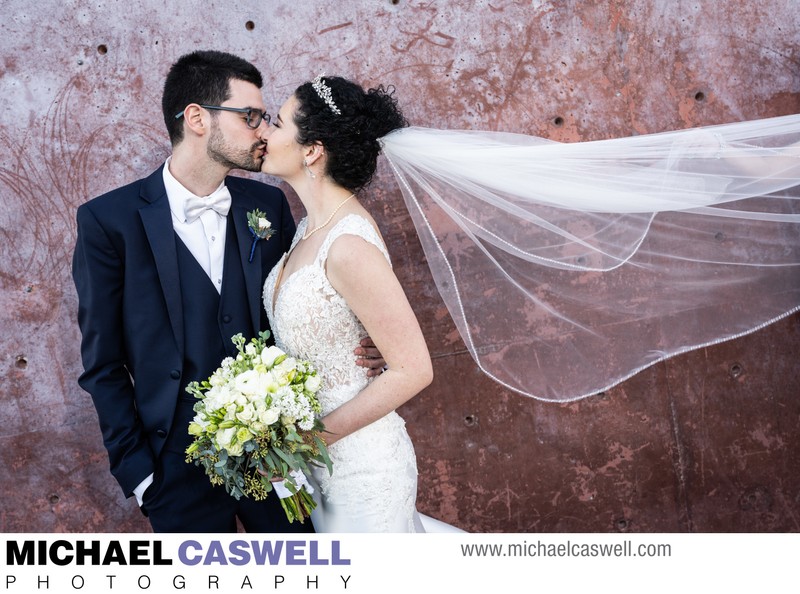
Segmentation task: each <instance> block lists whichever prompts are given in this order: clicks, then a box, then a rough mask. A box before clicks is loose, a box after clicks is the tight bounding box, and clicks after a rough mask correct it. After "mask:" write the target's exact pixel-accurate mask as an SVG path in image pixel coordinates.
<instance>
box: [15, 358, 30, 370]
mask: <svg viewBox="0 0 800 594" xmlns="http://www.w3.org/2000/svg"><path fill="white" fill-rule="evenodd" d="M15 365H16V366H17V369H25V368H27V367H28V358H27V357H25V356H24V355H19V356H18V357H17V362H16V363H15Z"/></svg>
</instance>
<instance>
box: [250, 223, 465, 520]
mask: <svg viewBox="0 0 800 594" xmlns="http://www.w3.org/2000/svg"><path fill="white" fill-rule="evenodd" d="M305 229H306V219H303V220H302V221H301V222H300V224H299V225H298V228H297V233H296V235H295V238H294V241H293V242H292V247H294V246H295V245H296V244H297V242H298V241H299V238H301V237H302V236H303V233H304V232H305ZM344 234H349V235H357V236H358V237H361V238H362V239H364V240H365V241H368V242H369V243H371V244H373V245H375V246H377V247H378V249H380V250H381V252H382V253H383V254H384V256H386V259H387V260H389V255H388V253H387V251H386V248H385V246H384V245H383V242H382V241H381V239H380V237H379V235H378V234H377V232H376V231H375V229H374V228H373V227H372V225H371V224H370V223H369V221H367V220H366V219H365V218H363V217H361V216H358V215H348V216H347V217H344V218H343V219H341V220H340V221H339V222H338V223H337V224H336V225H334V226H333V227H332V228H331V229H330V231H329V232H328V235H327V236H326V238H325V240H324V242H323V244H322V246H321V247H320V249H319V252H318V253H317V257H316V259H315V261H314V262H313V263H312V264H308V265H306V266H303V267H302V268H300V269H298V270H297V271H295V272H294V273H292V274H291V275H290V276H289V277H288V278H286V279H284V280H283V282H282V284H281V287H280V289H279V291H278V295H277V296H275V295H274V292H275V284H276V282H277V279H278V278H279V274H280V271H281V270H282V269H283V264H284V260H285V259H286V256H285V255H284V256H283V258H281V260H280V261H279V262H278V264H277V265H276V266H275V267H274V268H273V269H272V271H271V272H270V274H269V276H268V277H267V280H266V282H265V283H264V293H263V298H264V307H265V308H266V310H267V314H268V316H269V321H270V326H271V328H272V332H273V335H274V337H275V343H276V345H277V346H278V347H279V348H281V349H283V350H284V351H286V352H287V353H291V354H292V355H293V356H295V357H298V358H302V359H308V360H310V361H311V362H312V363H313V364H314V365H315V366H316V368H317V370H318V372H319V375H320V377H321V378H322V379H323V384H322V388H321V390H320V392H319V398H320V402H321V404H322V415H323V416H324V415H326V414H328V413H330V412H331V411H332V410H334V409H336V408H337V407H339V406H340V405H341V404H343V403H344V402H347V401H348V400H349V399H351V398H352V397H353V396H355V395H356V394H358V393H359V392H360V391H361V390H362V389H363V388H364V387H365V386H366V385H367V383H368V381H369V380H368V379H367V376H366V371H365V369H364V368H363V367H359V366H357V365H356V364H355V355H354V354H353V350H354V349H355V347H356V345H357V344H358V341H359V340H361V339H362V338H364V337H365V336H366V335H367V333H366V331H365V330H364V327H363V326H362V325H361V323H360V322H359V321H358V319H357V318H356V316H355V315H354V314H353V312H352V311H351V310H350V308H349V307H348V306H347V303H346V302H345V300H344V298H342V296H341V295H339V294H338V293H337V292H336V290H335V289H334V288H333V287H332V286H331V284H330V283H329V282H328V278H327V276H326V274H325V261H326V259H327V256H328V250H329V249H330V247H331V245H332V244H333V242H334V241H335V240H336V239H337V238H338V237H340V236H342V235H344ZM329 453H330V456H331V460H332V461H333V473H332V474H329V473H328V470H327V468H324V467H323V468H318V469H315V471H314V473H313V476H312V477H309V479H310V481H311V482H312V483H313V485H314V487H315V491H316V493H315V495H314V497H315V498H316V499H317V508H316V509H315V510H314V512H313V514H312V516H311V520H312V522H313V524H314V529H315V530H316V531H317V532H425V531H447V530H448V529H452V530H456V531H457V530H458V529H455V528H451V527H449V526H448V525H446V524H443V523H441V522H438V521H437V520H433V519H432V518H427V517H426V516H422V515H421V514H419V513H417V510H416V494H417V463H416V457H415V455H414V446H413V445H412V443H411V440H410V439H409V437H408V434H407V433H406V429H405V422H404V421H403V419H402V418H401V417H400V416H399V415H398V414H397V413H396V412H391V413H389V414H388V415H386V416H385V417H383V418H381V419H378V420H377V421H375V422H374V423H372V424H371V425H368V426H367V427H364V428H363V429H360V430H359V431H356V432H355V433H352V434H351V435H348V436H347V437H345V438H343V439H341V440H339V441H337V442H336V443H334V444H333V445H331V447H330V448H329Z"/></svg>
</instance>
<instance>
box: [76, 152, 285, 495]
mask: <svg viewBox="0 0 800 594" xmlns="http://www.w3.org/2000/svg"><path fill="white" fill-rule="evenodd" d="M162 167H163V166H162ZM225 183H226V185H227V187H228V189H229V190H230V193H231V199H232V202H231V210H230V214H229V215H228V216H232V217H233V218H234V226H235V230H236V239H237V241H238V242H239V251H240V252H241V254H242V269H243V270H244V276H245V283H246V286H247V296H248V301H249V305H250V316H251V318H252V321H253V327H254V328H260V329H262V330H264V329H267V321H266V314H265V312H264V308H263V306H262V303H261V294H262V287H263V285H264V280H265V279H266V276H267V274H269V271H270V269H271V268H272V266H273V265H274V264H275V263H276V262H277V261H278V260H279V258H280V257H281V255H282V254H283V253H284V252H286V251H287V250H288V249H289V247H290V245H291V241H292V237H293V235H294V232H295V223H294V219H293V218H292V214H291V212H290V209H289V204H288V202H287V200H286V197H285V196H284V194H283V192H281V190H279V189H278V188H275V187H272V186H269V185H266V184H263V183H260V182H257V181H253V180H249V179H245V178H240V177H230V176H229V177H227V178H226V180H225ZM256 208H258V209H260V210H261V211H263V212H265V213H266V216H267V219H268V220H269V221H271V222H272V226H273V228H274V229H275V234H274V235H273V236H272V237H270V238H269V239H268V240H266V241H264V240H261V241H259V242H258V243H257V245H256V250H255V254H254V257H253V261H252V262H249V261H248V257H249V255H250V248H251V242H252V236H251V234H250V232H249V230H248V227H247V213H248V212H249V211H251V210H253V209H256ZM77 222H78V237H77V243H76V246H75V252H74V256H73V279H74V281H75V287H76V289H77V292H78V323H79V325H80V329H81V334H82V340H81V357H82V359H83V366H84V372H83V374H81V376H80V379H79V383H80V385H81V387H82V388H83V389H84V390H86V391H87V392H89V394H91V396H92V399H93V400H94V404H95V408H96V409H97V415H98V418H99V421H100V428H101V430H102V434H103V442H104V444H105V447H106V449H107V450H108V455H109V461H110V466H111V473H112V474H113V475H114V477H115V478H116V479H117V481H118V482H119V484H120V486H121V487H122V490H123V492H124V493H125V495H126V496H130V495H131V494H132V492H133V489H134V488H136V486H137V485H138V484H139V483H140V482H141V481H143V480H144V479H145V478H146V477H147V476H148V475H149V474H150V473H152V472H153V471H154V469H155V460H156V458H157V457H158V455H159V453H160V451H161V448H162V446H163V444H164V442H165V441H166V437H167V435H168V434H169V431H170V427H171V425H172V420H173V415H174V412H175V404H176V400H177V398H178V392H179V386H180V384H181V377H182V375H183V369H182V367H183V359H184V357H183V349H184V345H183V340H184V338H183V337H184V331H183V312H182V302H181V299H182V298H181V292H180V282H179V278H178V261H177V252H176V244H175V232H174V229H173V227H172V215H171V213H170V209H169V200H168V199H167V193H166V189H165V188H164V182H163V177H162V168H159V169H158V170H157V171H155V172H154V173H152V174H151V175H150V176H148V177H146V178H144V179H141V180H139V181H136V182H134V183H132V184H129V185H127V186H124V187H122V188H118V189H116V190H113V191H111V192H109V193H107V194H104V195H102V196H100V197H98V198H95V199H93V200H90V201H89V202H87V203H86V204H83V205H81V206H80V207H79V208H78V212H77ZM197 379H205V378H197Z"/></svg>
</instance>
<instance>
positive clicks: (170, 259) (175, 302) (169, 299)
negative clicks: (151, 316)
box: [139, 168, 183, 354]
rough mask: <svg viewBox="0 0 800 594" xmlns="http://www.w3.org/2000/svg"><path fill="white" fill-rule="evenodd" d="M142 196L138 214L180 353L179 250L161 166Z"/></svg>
mask: <svg viewBox="0 0 800 594" xmlns="http://www.w3.org/2000/svg"><path fill="white" fill-rule="evenodd" d="M141 197H142V198H143V199H144V201H145V202H146V204H145V205H144V206H143V207H142V208H140V209H139V215H140V216H141V219H142V225H144V230H145V234H146V235H147V240H148V242H149V243H150V249H151V250H152V251H153V258H154V259H155V263H156V270H157V271H158V279H159V282H160V283H161V290H162V292H163V293H164V301H165V302H166V304H167V313H168V315H169V321H170V325H171V326H172V333H173V334H174V335H175V344H177V345H178V350H179V351H180V353H181V354H183V306H182V304H181V287H180V277H179V273H178V252H177V248H176V246H175V230H174V229H173V227H172V215H171V213H170V210H169V199H168V198H167V191H166V189H165V188H164V180H163V177H162V172H161V168H159V169H158V170H157V171H156V172H155V173H153V174H152V175H151V176H150V177H149V178H147V180H146V181H145V183H144V185H143V187H142V194H141Z"/></svg>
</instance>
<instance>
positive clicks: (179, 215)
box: [162, 156, 225, 223]
mask: <svg viewBox="0 0 800 594" xmlns="http://www.w3.org/2000/svg"><path fill="white" fill-rule="evenodd" d="M171 160H172V156H169V157H167V160H166V162H165V163H164V169H163V174H162V175H163V178H164V188H166V190H167V198H168V199H169V209H170V211H171V212H172V216H173V217H175V219H176V220H178V221H180V222H181V223H185V222H186V214H185V212H184V204H185V202H186V199H187V198H189V197H191V196H194V194H193V193H192V192H190V191H189V190H187V189H186V188H185V187H184V185H183V184H182V183H181V182H179V181H178V180H177V179H175V176H174V175H172V173H171V172H170V170H169V164H170V161H171ZM224 185H225V180H224V179H223V180H222V183H221V184H220V185H219V186H218V187H217V190H218V189H219V188H221V187H222V186H224ZM215 191H216V190H215Z"/></svg>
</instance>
